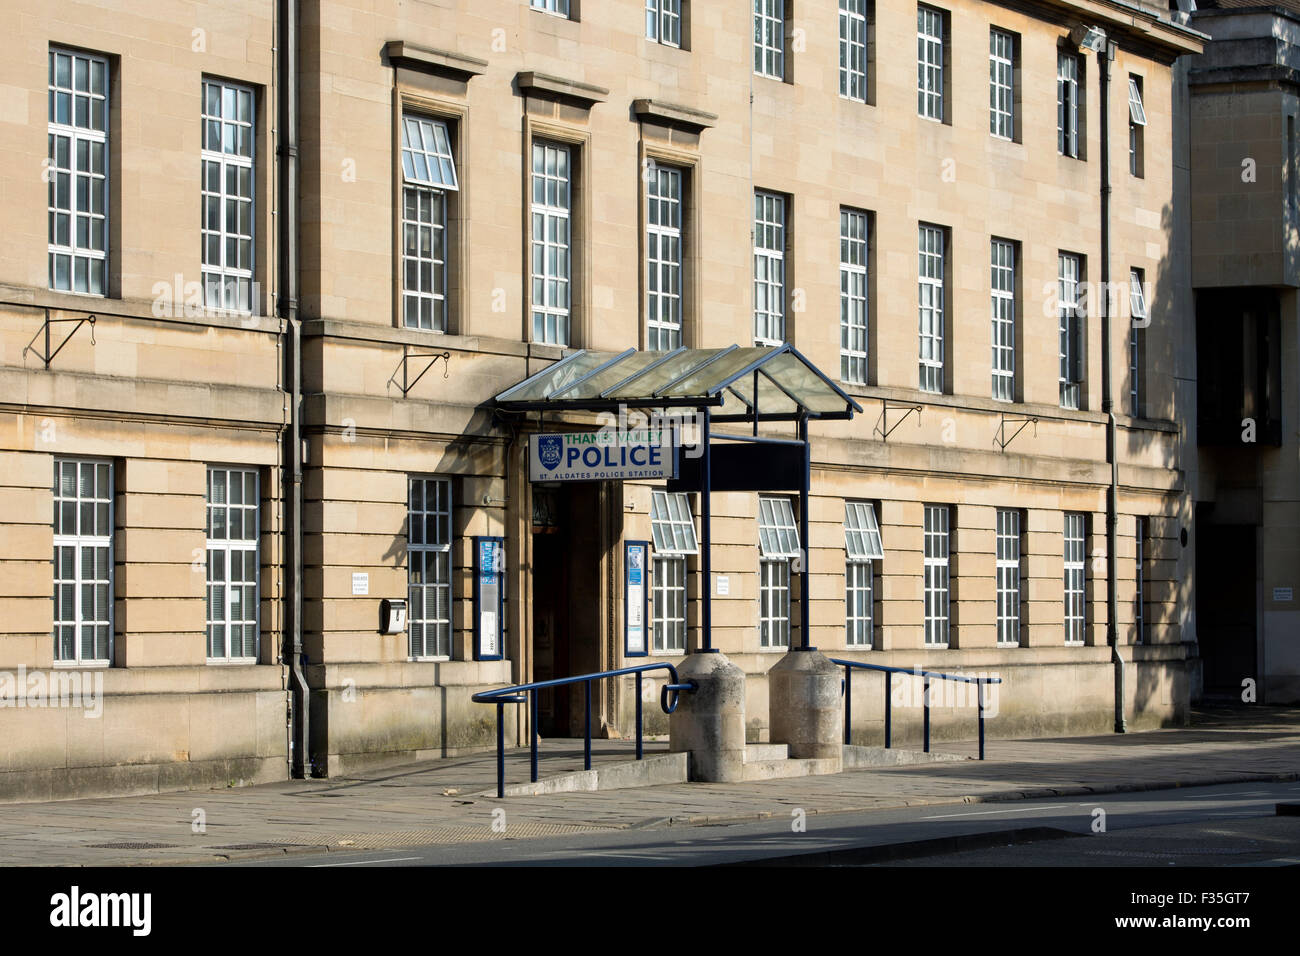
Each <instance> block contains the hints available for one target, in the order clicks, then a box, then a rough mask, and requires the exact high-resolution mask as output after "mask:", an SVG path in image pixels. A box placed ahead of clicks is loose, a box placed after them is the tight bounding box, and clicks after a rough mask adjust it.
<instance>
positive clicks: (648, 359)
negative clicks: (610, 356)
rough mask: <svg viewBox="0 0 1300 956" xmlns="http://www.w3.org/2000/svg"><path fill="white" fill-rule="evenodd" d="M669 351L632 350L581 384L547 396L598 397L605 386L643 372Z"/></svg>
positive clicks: (609, 386)
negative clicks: (629, 353)
mask: <svg viewBox="0 0 1300 956" xmlns="http://www.w3.org/2000/svg"><path fill="white" fill-rule="evenodd" d="M669 354H671V353H668V352H633V353H632V354H631V355H629V356H627V357H626V358H624V359H620V360H619V361H617V362H611V363H610V364H609V365H608V366H606V367H605V368H602V369H600V370H599V371H597V372H595V373H593V374H592V376H591V377H590V378H588V379H585V380H583V382H582V384H580V385H578V386H577V387H576V388H572V387H570V388H568V389H567V390H566V391H564V392H563V393H562V394H557V393H558V392H559V389H557V390H556V391H555V392H552V393H551V394H550V395H548V396H547V398H555V399H556V400H557V401H561V402H563V401H567V400H572V399H586V400H588V401H590V400H592V399H597V398H600V393H601V392H603V391H605V389H607V388H613V387H614V386H615V385H617V384H618V383H619V382H621V381H623V380H624V379H625V378H631V377H632V376H633V375H635V374H636V373H637V372H643V371H645V370H646V369H647V368H649V367H650V366H651V365H653V364H654V363H655V362H659V361H662V360H663V359H664V358H665V357H666V356H668V355H669Z"/></svg>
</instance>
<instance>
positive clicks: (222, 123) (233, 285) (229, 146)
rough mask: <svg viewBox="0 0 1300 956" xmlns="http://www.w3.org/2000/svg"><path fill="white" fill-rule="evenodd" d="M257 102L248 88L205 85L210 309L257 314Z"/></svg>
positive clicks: (205, 276)
mask: <svg viewBox="0 0 1300 956" xmlns="http://www.w3.org/2000/svg"><path fill="white" fill-rule="evenodd" d="M254 103H255V100H254V97H253V91H252V89H251V88H249V87H246V86H241V85H239V84H237V83H227V82H224V81H221V80H206V79H205V80H204V81H203V107H202V108H203V114H202V123H203V149H202V153H201V156H200V162H201V163H202V167H203V170H202V185H201V193H202V203H203V219H202V230H201V233H202V234H201V243H202V250H203V301H204V305H206V306H207V307H208V308H210V309H221V310H225V311H231V312H251V311H252V310H253V304H254V303H253V237H254V229H255V226H254V223H255V220H256V217H255V215H254V212H255V207H254V202H253V180H254V175H253V162H254V155H253V151H254V140H255V131H256V126H255V123H254V115H253V111H254Z"/></svg>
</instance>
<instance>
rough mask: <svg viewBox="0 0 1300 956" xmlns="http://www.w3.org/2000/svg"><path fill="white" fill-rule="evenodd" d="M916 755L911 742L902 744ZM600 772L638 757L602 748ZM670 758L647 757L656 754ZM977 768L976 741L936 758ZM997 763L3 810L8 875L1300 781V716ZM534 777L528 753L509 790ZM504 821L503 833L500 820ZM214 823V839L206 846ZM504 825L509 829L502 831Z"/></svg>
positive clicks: (399, 771) (316, 786)
mask: <svg viewBox="0 0 1300 956" xmlns="http://www.w3.org/2000/svg"><path fill="white" fill-rule="evenodd" d="M900 743H904V745H906V742H900ZM596 746H597V747H598V751H597V760H599V761H602V762H603V761H613V760H623V759H629V758H630V757H631V745H630V744H628V743H626V742H623V741H599V742H596ZM664 749H666V744H663V743H658V744H654V743H651V744H648V745H647V752H654V751H657V750H664ZM935 749H936V750H945V751H950V752H957V753H966V754H971V755H973V754H974V753H975V744H974V742H973V741H972V742H969V743H943V744H939V745H937V746H936V748H935ZM988 753H989V759H988V760H985V761H983V762H980V761H976V760H969V761H951V762H942V763H930V764H919V765H911V766H903V767H888V768H873V769H863V770H851V771H846V772H844V773H840V774H834V775H829V776H821V777H800V778H794V779H785V780H767V781H761V782H755V783H743V784H677V785H672V786H661V787H648V788H644V789H638V790H611V791H604V792H595V793H564V794H552V795H547V796H536V797H508V798H506V799H505V800H497V799H496V797H495V796H491V797H484V796H481V795H479V794H481V793H482V792H483V791H485V790H491V789H493V788H494V785H495V772H496V766H495V755H493V754H484V755H481V756H474V757H465V758H457V759H448V760H437V761H426V762H423V763H419V764H410V765H406V766H402V767H396V768H391V769H387V770H382V771H375V772H371V773H366V774H362V775H358V776H353V777H346V778H340V779H330V780H299V781H287V782H284V783H276V784H267V785H264V786H258V787H246V788H237V789H221V790H197V791H185V792H181V793H169V794H156V795H150V796H141V797H114V798H107V799H95V800H73V801H63V802H54V803H27V804H4V805H0V864H4V865H10V866H12V865H47V866H48V865H106V864H111V865H117V864H171V863H181V862H221V861H224V860H230V859H244V858H250V857H257V856H266V855H274V854H282V853H293V852H307V851H313V852H318V851H320V850H322V849H331V850H353V849H388V848H393V847H402V846H424V845H432V844H439V843H456V842H465V841H477V840H503V839H524V838H529V837H542V836H561V835H564V834H566V833H578V832H586V831H595V830H611V829H626V828H637V827H648V826H657V825H658V826H662V825H698V824H708V823H716V822H721V821H733V820H755V819H762V818H765V817H770V816H774V815H777V816H783V817H784V816H789V815H790V811H791V810H792V809H793V808H795V807H800V808H803V809H804V810H805V811H806V812H807V813H809V814H818V813H840V812H845V811H853V810H858V811H860V810H874V809H886V808H891V807H894V808H896V807H903V806H915V805H933V804H950V803H975V802H985V801H998V800H1015V799H1024V798H1035V797H1044V796H1053V795H1058V794H1093V793H1096V794H1104V793H1114V792H1121V791H1132V790H1149V789H1160V788H1167V787H1180V786H1195V785H1207V784H1215V783H1233V782H1239V781H1257V780H1278V779H1282V780H1294V779H1300V710H1297V709H1290V708H1287V709H1284V708H1269V707H1262V706H1258V707H1251V708H1240V709H1233V710H1227V709H1225V710H1211V711H1202V712H1199V713H1198V714H1197V715H1196V718H1195V721H1194V724H1193V726H1192V727H1190V728H1185V729H1178V730H1162V731H1153V732H1150V733H1142V734H1127V735H1123V736H1116V735H1107V736H1100V737H1072V738H1043V739H1034V740H991V741H989V746H988ZM581 762H582V742H581V741H570V740H561V741H547V742H546V743H545V746H544V748H543V760H542V775H543V776H548V775H551V774H555V773H560V772H563V771H567V770H572V769H578V768H580V767H581ZM527 778H528V757H527V751H515V752H513V753H511V754H508V755H507V763H506V779H507V781H512V782H513V781H520V780H526V779H527ZM497 809H504V810H505V832H504V833H501V832H497V830H494V828H493V823H494V817H493V811H494V810H497ZM200 816H201V817H202V819H203V822H204V826H205V829H204V831H203V832H195V826H194V822H195V820H196V819H198V818H199V817H200ZM499 816H500V815H499V814H498V819H499Z"/></svg>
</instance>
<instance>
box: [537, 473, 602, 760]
mask: <svg viewBox="0 0 1300 956" xmlns="http://www.w3.org/2000/svg"><path fill="white" fill-rule="evenodd" d="M600 515H601V503H600V485H598V484H594V483H582V484H578V483H575V484H569V485H561V486H559V487H554V488H551V487H544V486H537V487H535V488H533V653H534V655H535V657H534V663H533V680H535V681H543V680H550V679H552V678H555V677H571V676H573V675H575V674H590V673H592V672H594V671H598V670H600V668H601V665H600V623H601V619H600V609H601V607H602V606H603V602H602V601H601V596H600V558H601V527H600ZM593 709H594V708H593ZM584 719H585V710H584V703H583V687H582V685H580V684H574V685H570V686H568V687H557V688H554V689H550V690H544V691H542V692H541V695H540V699H539V700H538V727H539V730H540V732H541V735H542V736H543V737H580V736H582V733H583V723H584ZM593 719H595V714H594V713H593Z"/></svg>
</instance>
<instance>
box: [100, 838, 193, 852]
mask: <svg viewBox="0 0 1300 956" xmlns="http://www.w3.org/2000/svg"><path fill="white" fill-rule="evenodd" d="M176 846H177V844H175V843H141V842H138V841H134V840H119V841H118V842H116V843H87V844H86V847H87V849H91V850H174V849H175V848H176Z"/></svg>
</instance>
